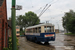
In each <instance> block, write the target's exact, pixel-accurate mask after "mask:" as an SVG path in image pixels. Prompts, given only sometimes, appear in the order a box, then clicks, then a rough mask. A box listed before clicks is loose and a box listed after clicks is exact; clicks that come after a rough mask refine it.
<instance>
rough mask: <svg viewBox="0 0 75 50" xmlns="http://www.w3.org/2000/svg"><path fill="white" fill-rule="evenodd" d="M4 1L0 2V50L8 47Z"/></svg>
mask: <svg viewBox="0 0 75 50" xmlns="http://www.w3.org/2000/svg"><path fill="white" fill-rule="evenodd" d="M6 8H7V7H6V0H0V50H2V49H3V48H4V47H8V23H7V9H6Z"/></svg>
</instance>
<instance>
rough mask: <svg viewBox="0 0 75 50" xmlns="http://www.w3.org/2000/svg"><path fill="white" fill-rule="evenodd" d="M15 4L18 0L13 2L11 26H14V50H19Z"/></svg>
mask: <svg viewBox="0 0 75 50" xmlns="http://www.w3.org/2000/svg"><path fill="white" fill-rule="evenodd" d="M15 3H16V0H12V9H11V10H12V11H11V25H12V50H17V45H16V23H15V17H16V15H15V13H16V11H15Z"/></svg>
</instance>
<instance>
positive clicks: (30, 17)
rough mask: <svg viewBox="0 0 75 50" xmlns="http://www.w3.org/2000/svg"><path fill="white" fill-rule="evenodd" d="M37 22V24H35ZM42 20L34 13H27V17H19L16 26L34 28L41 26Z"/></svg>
mask: <svg viewBox="0 0 75 50" xmlns="http://www.w3.org/2000/svg"><path fill="white" fill-rule="evenodd" d="M35 21H36V22H35ZM39 22H40V19H39V18H38V16H37V15H36V14H35V13H34V12H31V11H29V12H27V13H25V15H19V16H17V19H16V24H17V25H19V26H20V27H21V28H26V27H28V26H33V25H37V24H39Z"/></svg>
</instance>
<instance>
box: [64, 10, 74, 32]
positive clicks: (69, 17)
mask: <svg viewBox="0 0 75 50" xmlns="http://www.w3.org/2000/svg"><path fill="white" fill-rule="evenodd" d="M63 27H64V28H65V29H66V30H68V31H70V32H72V33H75V12H73V10H70V11H69V12H67V13H65V15H64V17H63Z"/></svg>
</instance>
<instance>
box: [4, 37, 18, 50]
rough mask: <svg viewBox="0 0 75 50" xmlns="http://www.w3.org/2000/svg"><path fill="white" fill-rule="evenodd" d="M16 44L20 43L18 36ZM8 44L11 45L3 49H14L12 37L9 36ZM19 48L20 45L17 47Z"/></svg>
mask: <svg viewBox="0 0 75 50" xmlns="http://www.w3.org/2000/svg"><path fill="white" fill-rule="evenodd" d="M16 44H17V46H18V45H19V44H18V39H17V38H16ZM8 45H9V47H8V48H3V50H12V37H9V41H8ZM17 50H18V47H17Z"/></svg>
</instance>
